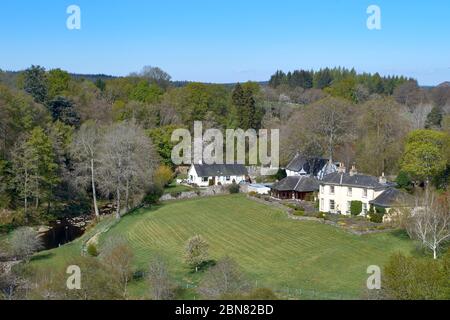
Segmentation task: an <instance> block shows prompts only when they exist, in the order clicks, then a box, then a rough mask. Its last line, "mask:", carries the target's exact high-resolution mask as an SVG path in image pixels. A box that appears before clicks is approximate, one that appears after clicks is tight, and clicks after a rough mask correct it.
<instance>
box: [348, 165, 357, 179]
mask: <svg viewBox="0 0 450 320" xmlns="http://www.w3.org/2000/svg"><path fill="white" fill-rule="evenodd" d="M357 173H358V171H357V170H356V167H355V165H353V166H352V168H351V170H350V176H352V177H353V176H354V175H355V174H357Z"/></svg>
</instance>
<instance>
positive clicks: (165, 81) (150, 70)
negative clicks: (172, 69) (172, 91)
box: [132, 66, 172, 88]
mask: <svg viewBox="0 0 450 320" xmlns="http://www.w3.org/2000/svg"><path fill="white" fill-rule="evenodd" d="M132 76H136V74H132ZM137 76H138V77H142V78H146V79H148V80H150V82H155V83H157V84H158V85H159V86H161V87H162V88H167V87H168V86H169V85H170V80H171V79H172V77H171V76H170V75H169V74H168V73H167V72H165V71H164V70H162V69H160V68H158V67H152V66H145V67H143V68H142V71H141V72H139V73H138V74H137Z"/></svg>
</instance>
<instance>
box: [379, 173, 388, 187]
mask: <svg viewBox="0 0 450 320" xmlns="http://www.w3.org/2000/svg"><path fill="white" fill-rule="evenodd" d="M378 182H379V183H381V184H386V182H387V180H386V177H385V176H384V172H383V173H382V174H381V177H380V178H379V179H378Z"/></svg>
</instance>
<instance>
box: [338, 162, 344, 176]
mask: <svg viewBox="0 0 450 320" xmlns="http://www.w3.org/2000/svg"><path fill="white" fill-rule="evenodd" d="M338 172H339V173H345V165H344V163H342V162H339V168H338Z"/></svg>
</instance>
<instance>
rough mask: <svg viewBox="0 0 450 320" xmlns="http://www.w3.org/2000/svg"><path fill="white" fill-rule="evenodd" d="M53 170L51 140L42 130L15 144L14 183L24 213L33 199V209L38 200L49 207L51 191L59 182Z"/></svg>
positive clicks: (53, 158)
mask: <svg viewBox="0 0 450 320" xmlns="http://www.w3.org/2000/svg"><path fill="white" fill-rule="evenodd" d="M57 168H58V165H57V163H56V162H55V154H54V151H53V145H52V141H51V140H50V138H49V137H48V136H47V135H46V134H45V132H44V130H43V129H42V128H40V127H37V128H35V129H33V130H32V132H31V133H30V135H29V136H28V137H27V138H26V139H24V140H21V141H20V142H19V143H18V144H17V145H16V148H15V152H14V156H13V172H14V174H15V179H14V182H15V186H16V188H17V190H18V191H19V194H20V195H21V197H22V198H23V199H24V205H25V211H26V209H27V199H28V198H29V197H34V198H35V207H36V209H37V208H38V207H39V205H40V200H41V199H43V200H46V201H47V202H48V203H49V205H50V200H51V194H52V190H53V188H54V187H55V186H56V185H57V183H58V182H59V177H58V176H57Z"/></svg>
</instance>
